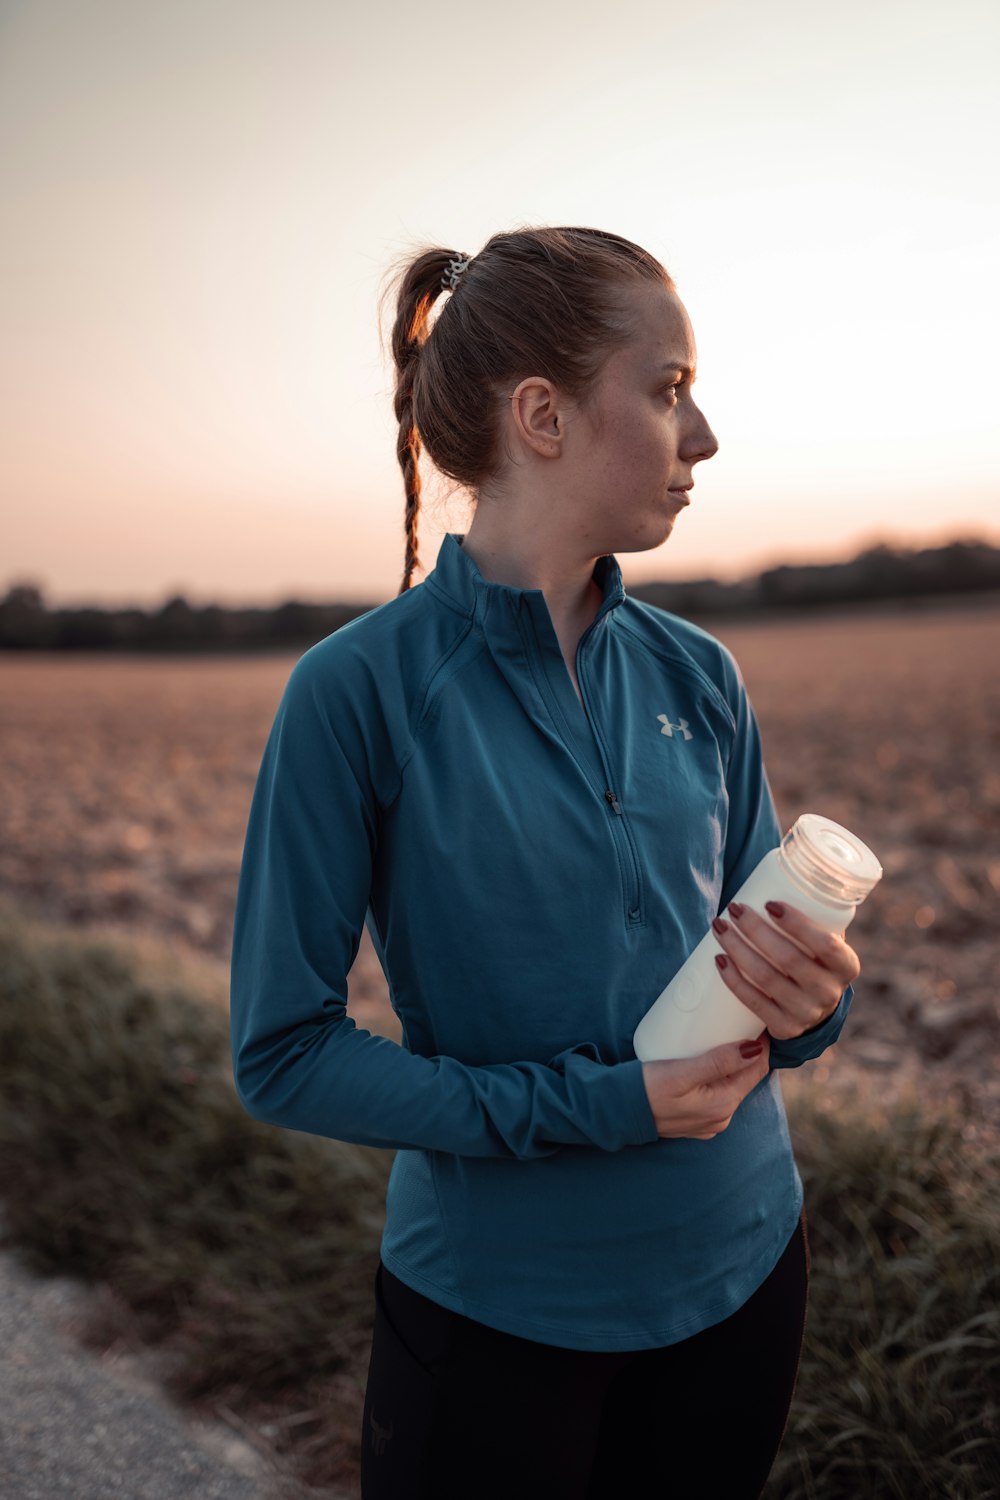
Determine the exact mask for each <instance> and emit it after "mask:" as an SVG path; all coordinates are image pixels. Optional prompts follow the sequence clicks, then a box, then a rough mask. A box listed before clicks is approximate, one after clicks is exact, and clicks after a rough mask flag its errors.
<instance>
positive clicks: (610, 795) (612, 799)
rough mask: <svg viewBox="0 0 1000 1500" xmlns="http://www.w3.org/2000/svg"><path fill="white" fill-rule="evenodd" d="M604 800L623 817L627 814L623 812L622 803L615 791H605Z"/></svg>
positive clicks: (613, 810) (614, 811)
mask: <svg viewBox="0 0 1000 1500" xmlns="http://www.w3.org/2000/svg"><path fill="white" fill-rule="evenodd" d="M604 800H605V802H607V804H608V805H609V807H610V808H611V811H612V812H613V813H617V814H618V816H619V817H620V818H623V817H624V816H625V814H624V813H623V812H622V805H621V803H620V802H619V801H618V798H617V797H616V796H615V794H614V792H605V793H604Z"/></svg>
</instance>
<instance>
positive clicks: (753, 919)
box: [712, 902, 817, 1000]
mask: <svg viewBox="0 0 1000 1500" xmlns="http://www.w3.org/2000/svg"><path fill="white" fill-rule="evenodd" d="M727 915H729V916H731V917H732V922H731V923H730V922H727V921H726V919H725V917H716V918H715V919H714V921H713V922H712V929H713V931H714V933H715V937H716V941H717V942H718V944H719V947H720V948H722V949H724V950H725V952H726V953H728V954H729V956H730V957H731V958H732V959H733V960H734V961H735V962H736V964H737V966H738V967H739V968H740V969H741V970H742V972H743V973H744V974H745V975H746V977H747V979H749V980H751V981H752V982H753V983H754V984H755V985H757V987H758V989H761V990H763V991H764V993H765V994H767V995H771V996H773V998H774V999H779V998H784V999H785V1000H788V999H790V998H793V996H792V991H791V990H789V988H788V986H789V985H792V986H793V987H798V988H801V989H815V987H816V976H817V964H816V960H815V959H814V958H811V957H810V955H809V954H808V953H805V952H804V951H803V950H802V949H801V948H800V947H799V946H798V944H797V943H793V942H790V941H789V939H788V938H786V937H784V936H783V935H782V934H781V933H780V932H777V931H775V928H774V926H773V924H772V923H771V922H768V921H767V919H766V918H765V917H762V916H761V915H760V913H759V912H755V911H753V910H752V909H751V908H750V907H749V906H739V905H736V904H734V903H733V902H730V903H729V907H728V909H727ZM782 981H783V984H782V983H781V982H782ZM773 985H777V986H778V988H773V987H772V986H773Z"/></svg>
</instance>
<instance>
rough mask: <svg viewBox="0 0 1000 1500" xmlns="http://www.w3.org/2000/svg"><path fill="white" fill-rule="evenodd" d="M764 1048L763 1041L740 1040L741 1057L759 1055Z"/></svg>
mask: <svg viewBox="0 0 1000 1500" xmlns="http://www.w3.org/2000/svg"><path fill="white" fill-rule="evenodd" d="M763 1050H764V1043H763V1042H740V1056H741V1057H759V1056H760V1054H761V1053H762V1052H763Z"/></svg>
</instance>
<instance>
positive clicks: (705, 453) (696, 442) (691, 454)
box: [684, 407, 719, 464]
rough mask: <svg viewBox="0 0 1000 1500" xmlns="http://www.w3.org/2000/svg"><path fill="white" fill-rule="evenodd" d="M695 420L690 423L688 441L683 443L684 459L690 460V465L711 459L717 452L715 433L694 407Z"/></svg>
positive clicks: (717, 442)
mask: <svg viewBox="0 0 1000 1500" xmlns="http://www.w3.org/2000/svg"><path fill="white" fill-rule="evenodd" d="M695 412H696V413H697V419H696V421H695V422H694V423H692V427H691V432H690V435H689V437H688V441H687V442H686V443H685V445H684V447H685V453H684V457H685V458H688V459H690V461H691V463H695V464H696V463H700V462H701V461H702V459H705V458H713V457H714V456H715V454H716V453H718V451H719V440H718V438H717V437H716V436H715V433H714V432H713V431H712V429H711V427H709V425H708V423H707V422H706V421H705V418H704V415H703V414H702V412H701V410H700V409H699V408H698V407H696V408H695Z"/></svg>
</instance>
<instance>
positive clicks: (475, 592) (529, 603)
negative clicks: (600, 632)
mask: <svg viewBox="0 0 1000 1500" xmlns="http://www.w3.org/2000/svg"><path fill="white" fill-rule="evenodd" d="M463 541H464V534H463V533H459V532H453V531H449V532H447V533H446V535H445V537H444V540H443V541H442V543H441V547H440V550H439V552H438V555H437V562H436V564H435V566H434V569H433V571H432V572H430V573H429V574H428V575H427V578H426V583H427V586H428V587H429V588H430V589H431V590H432V591H433V592H434V593H437V594H440V595H442V596H443V597H444V598H445V600H446V601H447V602H448V603H449V604H450V605H451V606H452V607H453V608H458V609H460V610H461V611H462V613H463V614H466V615H469V616H475V615H478V616H479V617H480V619H485V618H486V617H487V616H489V617H490V619H491V621H493V622H496V621H497V619H498V617H499V618H503V617H504V616H505V615H506V616H509V617H510V618H511V619H514V618H516V616H517V615H518V614H520V613H521V612H522V611H525V610H526V611H528V612H529V613H530V615H531V616H532V617H533V618H534V620H535V623H536V625H540V624H542V623H543V621H544V622H545V623H547V624H548V625H549V628H550V629H551V617H550V615H549V610H548V605H547V604H546V602H545V595H544V594H543V592H542V590H541V589H519V588H513V587H512V586H511V585H510V584H506V583H493V582H491V581H489V580H488V579H486V578H484V577H483V575H482V573H480V571H479V569H478V568H477V566H476V564H475V563H474V562H473V560H472V558H471V557H470V556H469V554H468V553H467V552H464V551H463V550H462V542H463ZM593 576H594V579H595V580H596V582H597V583H598V584H599V586H600V589H601V593H602V595H603V598H602V600H601V605H600V608H599V609H598V611H597V614H596V615H595V616H594V622H593V623H594V624H595V625H596V624H597V622H598V621H599V620H602V619H603V618H604V617H605V616H607V615H608V614H610V612H611V611H612V610H614V609H617V607H618V605H619V604H621V603H623V602H624V599H625V586H624V584H623V583H622V571H621V568H620V567H619V566H618V560H617V558H615V557H614V556H613V555H612V554H610V553H609V554H607V556H605V557H599V558H598V559H597V562H596V563H595V564H594V573H593Z"/></svg>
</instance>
